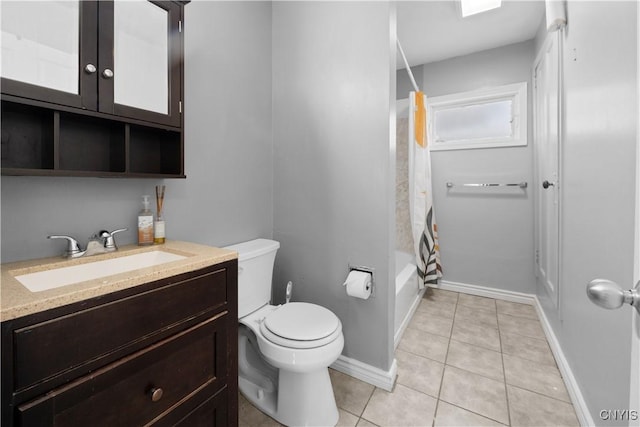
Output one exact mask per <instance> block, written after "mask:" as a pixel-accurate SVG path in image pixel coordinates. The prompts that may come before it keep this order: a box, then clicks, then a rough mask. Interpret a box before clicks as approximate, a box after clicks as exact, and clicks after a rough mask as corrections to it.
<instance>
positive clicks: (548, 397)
mask: <svg viewBox="0 0 640 427" xmlns="http://www.w3.org/2000/svg"><path fill="white" fill-rule="evenodd" d="M507 385H508V386H509V387H514V388H518V389H520V390H524V391H528V392H529V393H533V394H537V395H538V396H541V397H546V398H547V399H551V400H555V401H556V402H560V403H566V404H567V405H571V407H573V403H572V402H571V401H569V402H567V401H566V400H562V399H558V398H557V397H552V396H547V395H546V394H542V393H540V392H539V391H534V390H529V389H528V388H524V387H521V386H518V385H513V384H507ZM574 409H575V408H574Z"/></svg>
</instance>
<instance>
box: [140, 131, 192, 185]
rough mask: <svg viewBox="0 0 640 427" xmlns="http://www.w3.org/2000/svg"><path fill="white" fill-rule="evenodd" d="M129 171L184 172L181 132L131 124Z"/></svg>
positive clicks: (173, 173)
mask: <svg viewBox="0 0 640 427" xmlns="http://www.w3.org/2000/svg"><path fill="white" fill-rule="evenodd" d="M129 156H130V157H129V171H130V172H131V173H143V174H145V173H148V174H160V173H164V174H171V175H179V174H181V173H182V144H181V142H180V133H179V132H173V131H168V130H162V129H153V128H147V127H142V126H135V125H130V129H129Z"/></svg>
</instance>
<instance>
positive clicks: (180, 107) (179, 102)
mask: <svg viewBox="0 0 640 427" xmlns="http://www.w3.org/2000/svg"><path fill="white" fill-rule="evenodd" d="M178 112H179V113H180V114H182V101H178Z"/></svg>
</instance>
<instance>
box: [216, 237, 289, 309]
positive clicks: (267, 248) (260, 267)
mask: <svg viewBox="0 0 640 427" xmlns="http://www.w3.org/2000/svg"><path fill="white" fill-rule="evenodd" d="M279 247H280V243H279V242H276V241H275V240H269V239H255V240H250V241H248V242H243V243H238V244H235V245H231V246H227V247H225V249H229V250H232V251H236V252H238V318H241V317H244V316H246V315H247V314H249V313H252V312H254V311H255V310H257V309H259V308H260V307H262V306H263V305H265V304H268V303H269V302H270V301H271V279H272V276H273V263H274V261H275V259H276V252H277V251H278V248H279Z"/></svg>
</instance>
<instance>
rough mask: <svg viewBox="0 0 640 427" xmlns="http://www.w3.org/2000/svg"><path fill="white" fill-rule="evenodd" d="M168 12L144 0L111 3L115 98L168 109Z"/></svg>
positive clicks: (148, 107)
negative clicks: (112, 6)
mask: <svg viewBox="0 0 640 427" xmlns="http://www.w3.org/2000/svg"><path fill="white" fill-rule="evenodd" d="M168 15H169V13H168V12H167V11H166V10H164V9H162V8H160V7H158V6H156V5H154V4H153V3H149V2H147V1H141V0H136V1H118V2H115V3H114V34H115V47H114V64H113V68H114V94H113V96H114V101H115V102H116V103H117V104H121V105H128V106H130V107H136V108H141V109H144V110H149V111H155V112H157V113H162V114H167V113H168V111H169V57H168V56H169V48H168V45H169V30H168V28H169V23H168V22H169V21H168V20H169V18H168Z"/></svg>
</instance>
